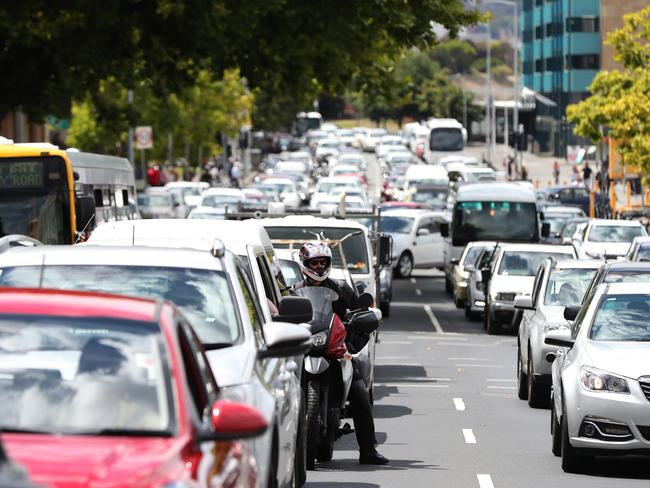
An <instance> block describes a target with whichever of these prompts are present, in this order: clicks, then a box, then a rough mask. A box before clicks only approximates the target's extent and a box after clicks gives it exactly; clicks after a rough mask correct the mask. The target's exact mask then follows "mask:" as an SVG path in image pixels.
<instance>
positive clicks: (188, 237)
mask: <svg viewBox="0 0 650 488" xmlns="http://www.w3.org/2000/svg"><path fill="white" fill-rule="evenodd" d="M258 222H259V220H244V221H237V220H200V219H196V220H194V219H146V220H122V221H118V222H106V223H103V224H100V225H99V226H98V227H97V229H95V230H94V231H93V233H92V234H91V236H90V239H89V240H88V242H89V243H90V244H109V245H121V246H124V245H128V246H132V245H136V246H138V245H145V246H157V247H174V248H181V247H184V248H190V249H197V250H200V251H210V250H211V249H212V248H213V246H214V244H215V240H220V241H221V242H223V244H224V245H225V246H226V249H228V250H229V251H231V252H233V253H235V254H237V255H245V254H246V245H247V244H256V245H260V246H262V247H264V248H266V249H268V248H272V247H273V245H272V244H271V239H269V235H268V234H267V233H266V230H264V227H262V225H261V224H259V223H258Z"/></svg>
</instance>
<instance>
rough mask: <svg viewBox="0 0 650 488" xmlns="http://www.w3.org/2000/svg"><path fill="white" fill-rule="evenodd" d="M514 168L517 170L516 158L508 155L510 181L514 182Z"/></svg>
mask: <svg viewBox="0 0 650 488" xmlns="http://www.w3.org/2000/svg"><path fill="white" fill-rule="evenodd" d="M514 168H515V158H513V157H512V156H511V155H508V179H509V180H512V175H513V173H514Z"/></svg>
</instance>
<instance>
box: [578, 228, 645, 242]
mask: <svg viewBox="0 0 650 488" xmlns="http://www.w3.org/2000/svg"><path fill="white" fill-rule="evenodd" d="M644 235H646V234H645V232H643V227H641V226H637V225H634V226H630V225H595V226H593V227H592V228H591V230H590V231H589V236H588V238H587V239H588V240H589V241H591V242H632V240H634V238H635V237H638V236H644Z"/></svg>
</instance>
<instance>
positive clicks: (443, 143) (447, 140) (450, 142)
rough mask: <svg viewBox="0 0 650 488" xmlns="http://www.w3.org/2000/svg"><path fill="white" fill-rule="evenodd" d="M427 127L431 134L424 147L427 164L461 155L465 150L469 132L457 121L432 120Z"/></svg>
mask: <svg viewBox="0 0 650 488" xmlns="http://www.w3.org/2000/svg"><path fill="white" fill-rule="evenodd" d="M427 127H428V128H429V129H430V132H429V140H428V141H427V144H425V146H424V158H423V159H424V161H425V162H427V163H429V164H436V163H438V159H439V158H441V157H444V156H450V155H456V154H461V153H462V152H463V151H464V150H465V143H466V142H467V131H466V130H465V127H463V124H461V123H460V122H458V121H457V120H456V119H430V120H429V121H428V122H427Z"/></svg>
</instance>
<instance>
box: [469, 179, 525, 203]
mask: <svg viewBox="0 0 650 488" xmlns="http://www.w3.org/2000/svg"><path fill="white" fill-rule="evenodd" d="M456 201H457V202H463V201H466V202H486V201H499V202H500V201H507V202H522V203H535V201H536V198H535V193H534V192H533V191H532V190H530V189H529V188H527V187H525V186H522V185H518V184H516V183H468V184H466V185H462V186H461V187H459V188H458V193H457V194H456Z"/></svg>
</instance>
